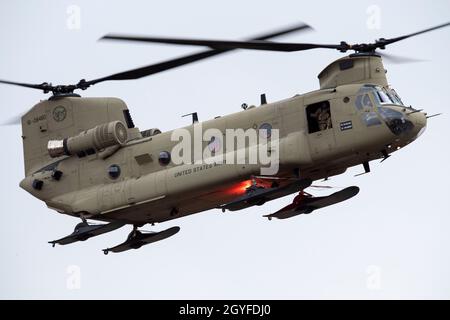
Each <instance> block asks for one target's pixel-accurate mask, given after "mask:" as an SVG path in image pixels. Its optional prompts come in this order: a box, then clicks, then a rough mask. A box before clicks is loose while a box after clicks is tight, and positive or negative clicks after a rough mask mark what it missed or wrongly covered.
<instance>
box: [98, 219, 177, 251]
mask: <svg viewBox="0 0 450 320" xmlns="http://www.w3.org/2000/svg"><path fill="white" fill-rule="evenodd" d="M137 228H138V226H136V225H135V226H133V230H132V231H131V232H130V234H129V235H128V237H127V239H126V240H125V242H123V243H121V244H119V245H117V246H115V247H112V248H106V249H103V253H104V254H105V255H107V254H108V253H109V252H110V251H111V252H116V253H117V252H123V251H127V250H130V249H139V248H140V247H142V246H144V245H146V244H150V243H153V242H156V241H160V240H163V239H166V238H168V237H171V236H173V235H174V234H176V233H177V232H178V231H180V227H172V228H169V229H166V230H164V231H160V232H147V231H140V230H138V229H137Z"/></svg>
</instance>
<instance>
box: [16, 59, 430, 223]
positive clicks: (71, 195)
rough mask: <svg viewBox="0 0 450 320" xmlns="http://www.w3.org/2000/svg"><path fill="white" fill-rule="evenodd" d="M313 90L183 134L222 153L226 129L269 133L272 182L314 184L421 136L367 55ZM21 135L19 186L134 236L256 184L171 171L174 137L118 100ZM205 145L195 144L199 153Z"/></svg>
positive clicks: (42, 121)
mask: <svg viewBox="0 0 450 320" xmlns="http://www.w3.org/2000/svg"><path fill="white" fill-rule="evenodd" d="M319 81H320V89H319V90H317V91H314V92H310V93H306V94H301V95H295V96H294V97H292V98H289V99H286V100H282V101H278V102H273V103H263V104H262V105H260V106H257V107H255V106H251V107H248V108H246V110H243V111H240V112H237V113H234V114H230V115H226V116H222V117H217V118H215V119H212V120H208V121H205V122H202V123H198V122H196V123H193V124H192V125H189V126H187V127H185V128H184V129H185V130H187V131H189V132H193V131H194V130H195V128H196V127H197V126H200V125H201V127H202V129H203V130H207V129H209V128H214V129H218V130H220V131H221V132H222V133H223V135H222V136H221V137H216V143H217V141H220V143H221V144H222V145H225V143H226V141H225V140H224V139H225V131H226V129H238V128H241V129H244V130H246V129H249V128H254V129H258V128H270V130H275V129H277V130H278V132H279V144H278V152H279V169H278V171H277V172H276V174H275V175H274V176H273V178H277V179H311V180H313V181H314V180H318V179H324V178H329V177H331V176H334V175H338V174H341V173H343V172H345V171H346V169H347V168H349V167H352V166H355V165H360V164H368V162H369V161H371V160H374V159H380V158H386V157H387V156H388V155H389V154H390V153H392V152H394V151H396V150H398V149H400V148H402V147H404V146H406V145H408V144H409V143H411V142H412V141H414V140H415V139H416V138H417V137H418V136H419V135H420V134H421V133H422V132H423V130H424V128H425V127H426V114H425V113H423V112H421V111H419V110H416V109H413V108H412V107H407V106H405V105H404V104H403V102H402V101H401V99H400V97H399V96H398V95H397V93H396V92H395V91H394V90H393V89H392V88H391V87H389V85H388V82H387V79H386V70H385V68H384V66H383V63H382V59H381V57H380V56H378V55H376V54H364V53H361V54H353V55H350V56H347V57H344V58H341V59H339V60H337V61H335V62H333V63H331V64H330V65H329V66H327V67H326V68H325V69H324V70H323V71H322V72H321V73H320V74H319ZM22 130H23V144H24V160H25V174H26V177H25V179H23V180H22V182H21V183H20V186H21V187H22V188H23V189H25V190H26V191H28V192H29V193H31V194H32V195H33V196H35V197H36V198H38V199H40V200H42V201H44V202H45V203H46V204H47V206H48V207H49V208H51V209H54V210H56V211H58V212H60V213H64V214H68V215H72V216H77V217H82V218H90V219H95V220H102V221H121V222H123V223H128V224H133V225H138V226H140V225H144V224H146V223H158V222H163V221H167V220H171V219H175V218H179V217H183V216H186V215H190V214H193V213H198V212H201V211H205V210H209V209H212V208H219V207H220V206H221V205H223V204H226V203H228V202H230V201H232V200H233V199H235V198H236V197H238V196H240V195H242V194H243V193H245V191H246V189H247V188H248V187H249V186H250V185H251V184H252V183H253V182H254V181H253V180H252V179H253V177H255V176H258V175H260V169H261V165H260V164H250V163H248V164H247V163H246V164H227V163H219V162H212V163H183V164H174V163H173V162H172V161H171V152H172V150H173V148H174V146H175V145H176V144H177V141H173V139H172V138H171V137H172V134H173V131H168V132H160V131H159V130H157V129H153V130H146V131H142V132H141V131H139V129H137V128H135V127H134V124H133V121H132V119H131V117H130V113H129V110H128V108H127V106H126V104H125V103H124V102H123V101H122V100H120V99H117V98H81V97H77V96H70V95H69V96H55V97H53V98H51V99H49V100H45V101H41V102H40V103H38V104H37V105H35V106H34V107H33V108H32V109H31V110H30V111H29V112H28V113H26V114H25V115H24V116H23V117H22ZM49 141H50V143H49ZM209 143H210V141H209V140H208V141H202V144H203V147H204V148H207V147H208V144H209ZM251 147H252V146H251V145H246V146H245V148H251ZM365 168H366V166H365ZM366 169H367V168H366ZM366 171H367V170H366ZM267 179H268V180H267V181H269V180H270V179H271V178H270V177H267ZM273 181H275V180H273ZM272 187H273V186H272ZM294 191H298V190H294ZM292 192H293V191H292V190H291V191H289V192H287V193H286V192H284V193H280V194H279V195H277V196H275V198H277V197H281V196H285V195H286V194H288V193H292ZM271 200H273V199H271ZM250 205H251V204H250V203H249V206H250Z"/></svg>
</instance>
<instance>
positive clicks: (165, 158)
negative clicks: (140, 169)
mask: <svg viewBox="0 0 450 320" xmlns="http://www.w3.org/2000/svg"><path fill="white" fill-rule="evenodd" d="M158 161H159V164H160V165H162V166H167V165H168V164H169V163H170V152H169V151H161V152H160V153H159V157H158Z"/></svg>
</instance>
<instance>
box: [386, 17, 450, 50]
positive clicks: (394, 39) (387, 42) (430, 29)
mask: <svg viewBox="0 0 450 320" xmlns="http://www.w3.org/2000/svg"><path fill="white" fill-rule="evenodd" d="M449 25H450V22H447V23H443V24H440V25H438V26H435V27H431V28H428V29H424V30H421V31H417V32H414V33H411V34H407V35H404V36H400V37H396V38H391V39H380V40H381V43H383V44H384V45H388V44H391V43H394V42H397V41H401V40H404V39H408V38H411V37H414V36H418V35H419V34H422V33H426V32H430V31H434V30H437V29H441V28H444V27H448V26H449Z"/></svg>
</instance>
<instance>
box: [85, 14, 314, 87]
mask: <svg viewBox="0 0 450 320" xmlns="http://www.w3.org/2000/svg"><path fill="white" fill-rule="evenodd" d="M310 29H312V28H311V27H310V26H309V25H307V24H304V23H301V24H297V25H293V26H289V27H287V28H284V29H279V30H276V31H273V32H269V33H265V34H261V35H259V36H256V37H254V38H252V39H251V40H260V41H261V40H266V39H271V38H274V37H279V36H282V35H285V34H288V33H291V32H296V31H301V30H310ZM101 39H109V38H108V37H107V36H105V37H103V38H101ZM232 49H233V48H229V49H227V48H223V49H220V50H217V49H216V50H207V51H203V52H199V53H195V54H191V55H187V56H183V57H180V58H176V59H172V60H168V61H164V62H160V63H156V64H152V65H149V66H145V67H141V68H136V69H133V70H128V71H124V72H120V73H116V74H113V75H110V76H107V77H103V78H99V79H95V80H91V81H87V82H86V83H87V84H88V85H93V84H96V83H99V82H102V81H108V80H130V79H139V78H142V77H145V76H149V75H152V74H155V73H159V72H163V71H166V70H169V69H173V68H176V67H179V66H182V65H185V64H188V63H192V62H196V61H199V60H203V59H206V58H209V57H213V56H216V55H219V54H222V53H225V52H228V51H231V50H232Z"/></svg>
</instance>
